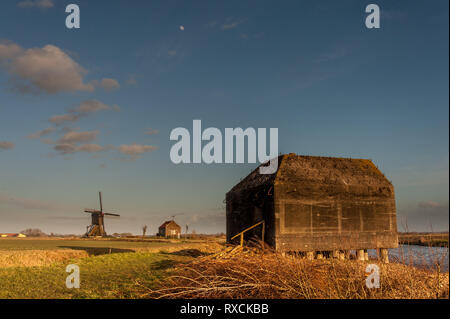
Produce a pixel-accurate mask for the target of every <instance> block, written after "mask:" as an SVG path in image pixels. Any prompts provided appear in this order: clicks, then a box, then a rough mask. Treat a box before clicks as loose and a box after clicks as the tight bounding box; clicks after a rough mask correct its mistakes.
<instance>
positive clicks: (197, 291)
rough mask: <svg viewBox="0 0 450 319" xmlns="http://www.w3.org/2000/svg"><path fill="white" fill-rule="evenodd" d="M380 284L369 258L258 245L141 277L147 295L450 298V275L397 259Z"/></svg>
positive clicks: (143, 293)
mask: <svg viewBox="0 0 450 319" xmlns="http://www.w3.org/2000/svg"><path fill="white" fill-rule="evenodd" d="M370 263H376V264H377V265H378V266H379V267H380V284H381V285H380V288H372V289H369V288H367V287H366V276H367V274H366V272H365V269H366V266H367V264H368V263H364V262H357V261H353V260H345V261H340V260H336V259H326V260H314V261H309V260H306V259H304V258H297V257H293V256H286V257H284V256H282V255H280V254H277V253H274V252H267V251H266V252H265V253H264V254H263V253H261V252H260V251H258V250H256V249H246V250H242V249H240V248H235V249H232V248H229V249H228V250H226V251H225V252H222V253H218V254H215V255H211V256H206V257H202V258H199V259H197V260H195V261H193V262H191V263H189V264H182V265H178V266H177V267H176V268H175V269H174V271H173V273H172V274H171V275H170V276H169V277H166V278H164V279H163V280H161V281H159V282H158V283H157V285H156V287H155V286H154V285H153V284H154V283H152V285H150V284H149V283H145V282H137V286H138V287H139V288H140V289H141V297H143V298H214V299H216V298H217V299H219V298H232V299H235V298H236V299H240V298H263V299H266V298H288V299H305V298H307V299H309V298H320V299H322V298H327V299H328V298H331V299H367V298H383V299H394V298H402V299H403V298H415V299H416V298H418V299H423V298H448V296H449V275H448V273H439V272H435V271H430V270H425V269H418V268H415V267H411V266H407V265H402V264H397V263H391V264H381V263H379V262H377V261H371V262H370Z"/></svg>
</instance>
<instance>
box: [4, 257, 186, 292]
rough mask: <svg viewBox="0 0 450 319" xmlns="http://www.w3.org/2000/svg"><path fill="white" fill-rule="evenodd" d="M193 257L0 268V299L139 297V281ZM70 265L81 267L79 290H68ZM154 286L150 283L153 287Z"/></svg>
mask: <svg viewBox="0 0 450 319" xmlns="http://www.w3.org/2000/svg"><path fill="white" fill-rule="evenodd" d="M191 259H192V257H190V256H180V255H176V254H172V253H164V252H158V253H146V252H134V253H117V254H106V255H99V256H91V257H84V258H76V259H67V260H65V261H64V262H56V263H54V264H52V265H50V266H33V267H17V266H16V267H8V268H0V287H1V288H0V298H57V299H66V298H137V297H138V295H136V294H135V293H134V292H135V291H136V284H135V283H136V281H145V282H146V283H152V282H154V281H156V280H157V279H161V278H162V277H164V276H166V273H167V269H169V268H170V267H173V266H174V265H175V264H177V263H180V262H188V261H189V260H191ZM68 264H77V265H78V266H79V267H80V288H79V289H68V288H66V285H65V282H66V277H67V276H68V275H69V273H66V271H65V270H66V266H67V265H68ZM150 286H151V284H150Z"/></svg>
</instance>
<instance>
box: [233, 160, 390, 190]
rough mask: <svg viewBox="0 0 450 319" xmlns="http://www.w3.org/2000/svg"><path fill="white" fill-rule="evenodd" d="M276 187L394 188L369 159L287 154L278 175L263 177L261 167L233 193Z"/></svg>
mask: <svg viewBox="0 0 450 319" xmlns="http://www.w3.org/2000/svg"><path fill="white" fill-rule="evenodd" d="M275 183H276V184H284V183H286V184H303V185H308V184H316V185H317V184H321V185H323V186H327V185H329V186H331V185H333V186H334V187H338V188H341V187H347V188H348V187H351V186H358V187H361V186H362V187H366V186H367V187H370V186H374V187H380V186H382V187H384V188H388V189H391V188H392V184H391V183H390V182H389V180H388V179H387V178H386V177H385V176H384V175H383V173H381V171H380V170H379V169H378V168H377V167H376V166H375V165H374V164H373V163H372V161H371V160H369V159H353V158H338V157H322V156H304V155H296V154H286V155H280V156H279V157H278V170H277V172H276V173H275V174H268V175H264V174H260V173H259V167H258V168H257V169H255V170H254V171H253V172H251V173H250V174H249V175H248V176H247V177H245V178H244V179H243V180H242V181H240V182H239V183H238V184H237V185H235V186H234V187H233V188H232V189H231V190H230V191H229V193H235V192H240V191H242V190H250V189H254V188H259V187H262V186H267V185H274V184H275ZM392 189H393V188H392Z"/></svg>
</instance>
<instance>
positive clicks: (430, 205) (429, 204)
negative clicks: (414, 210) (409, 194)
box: [418, 200, 447, 208]
mask: <svg viewBox="0 0 450 319" xmlns="http://www.w3.org/2000/svg"><path fill="white" fill-rule="evenodd" d="M418 206H419V207H420V208H446V207H447V206H446V205H441V204H439V203H437V202H434V201H431V200H429V201H426V202H420V203H419V204H418Z"/></svg>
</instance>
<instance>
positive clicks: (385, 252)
mask: <svg viewBox="0 0 450 319" xmlns="http://www.w3.org/2000/svg"><path fill="white" fill-rule="evenodd" d="M380 255H381V261H382V262H384V263H386V264H388V263H389V255H388V250H387V249H386V248H381V249H380Z"/></svg>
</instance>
